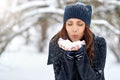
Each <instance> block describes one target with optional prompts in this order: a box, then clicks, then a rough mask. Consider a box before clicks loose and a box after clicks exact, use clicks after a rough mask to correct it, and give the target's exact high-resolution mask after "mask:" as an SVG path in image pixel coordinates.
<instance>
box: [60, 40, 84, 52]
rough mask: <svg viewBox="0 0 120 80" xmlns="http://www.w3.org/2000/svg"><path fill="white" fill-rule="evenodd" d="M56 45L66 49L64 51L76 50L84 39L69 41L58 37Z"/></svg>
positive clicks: (82, 43)
mask: <svg viewBox="0 0 120 80" xmlns="http://www.w3.org/2000/svg"><path fill="white" fill-rule="evenodd" d="M58 45H59V47H60V48H62V49H64V50H66V51H78V50H79V49H80V48H81V47H82V45H85V41H84V40H83V41H75V42H71V41H70V40H68V39H67V40H63V39H62V38H59V40H58Z"/></svg>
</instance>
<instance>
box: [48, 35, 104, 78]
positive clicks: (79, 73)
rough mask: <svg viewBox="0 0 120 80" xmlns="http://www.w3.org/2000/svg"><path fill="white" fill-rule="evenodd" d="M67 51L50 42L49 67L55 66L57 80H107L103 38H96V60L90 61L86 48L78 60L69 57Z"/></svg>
mask: <svg viewBox="0 0 120 80" xmlns="http://www.w3.org/2000/svg"><path fill="white" fill-rule="evenodd" d="M65 53H66V51H64V50H63V49H61V48H59V46H58V44H57V43H54V42H52V40H51V41H50V44H49V56H48V65H49V64H53V68H54V73H55V80H105V78H104V67H105V61H106V41H105V39H104V38H103V37H98V36H94V59H93V63H92V64H90V60H89V58H88V55H87V53H86V51H85V47H83V48H82V50H81V51H79V52H78V53H80V54H79V56H78V57H77V58H74V59H72V57H69V56H67V55H66V54H65Z"/></svg>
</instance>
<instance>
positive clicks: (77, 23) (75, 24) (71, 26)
mask: <svg viewBox="0 0 120 80" xmlns="http://www.w3.org/2000/svg"><path fill="white" fill-rule="evenodd" d="M66 30H67V33H68V36H69V38H70V39H71V40H72V41H77V40H80V39H81V38H82V37H83V35H84V31H85V23H84V22H83V21H82V20H80V19H77V18H70V19H68V20H67V22H66Z"/></svg>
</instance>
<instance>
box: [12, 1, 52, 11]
mask: <svg viewBox="0 0 120 80" xmlns="http://www.w3.org/2000/svg"><path fill="white" fill-rule="evenodd" d="M50 3H51V1H30V2H27V3H24V4H21V5H19V6H15V4H14V5H13V6H12V8H11V11H12V12H20V11H23V10H26V9H28V8H31V7H42V6H49V5H50Z"/></svg>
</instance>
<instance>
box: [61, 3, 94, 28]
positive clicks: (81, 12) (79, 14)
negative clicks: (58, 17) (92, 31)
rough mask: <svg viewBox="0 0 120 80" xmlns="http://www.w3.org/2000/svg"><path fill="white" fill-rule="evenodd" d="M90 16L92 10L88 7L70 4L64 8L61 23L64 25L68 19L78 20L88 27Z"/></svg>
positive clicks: (81, 4) (82, 4)
mask: <svg viewBox="0 0 120 80" xmlns="http://www.w3.org/2000/svg"><path fill="white" fill-rule="evenodd" d="M91 15H92V8H91V6H90V5H87V4H84V3H76V4H71V5H67V6H66V7H65V12H64V20H63V22H64V23H65V22H66V21H67V20H68V19H70V18H78V19H81V20H82V21H84V22H85V23H86V25H87V26H88V27H90V23H91Z"/></svg>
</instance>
